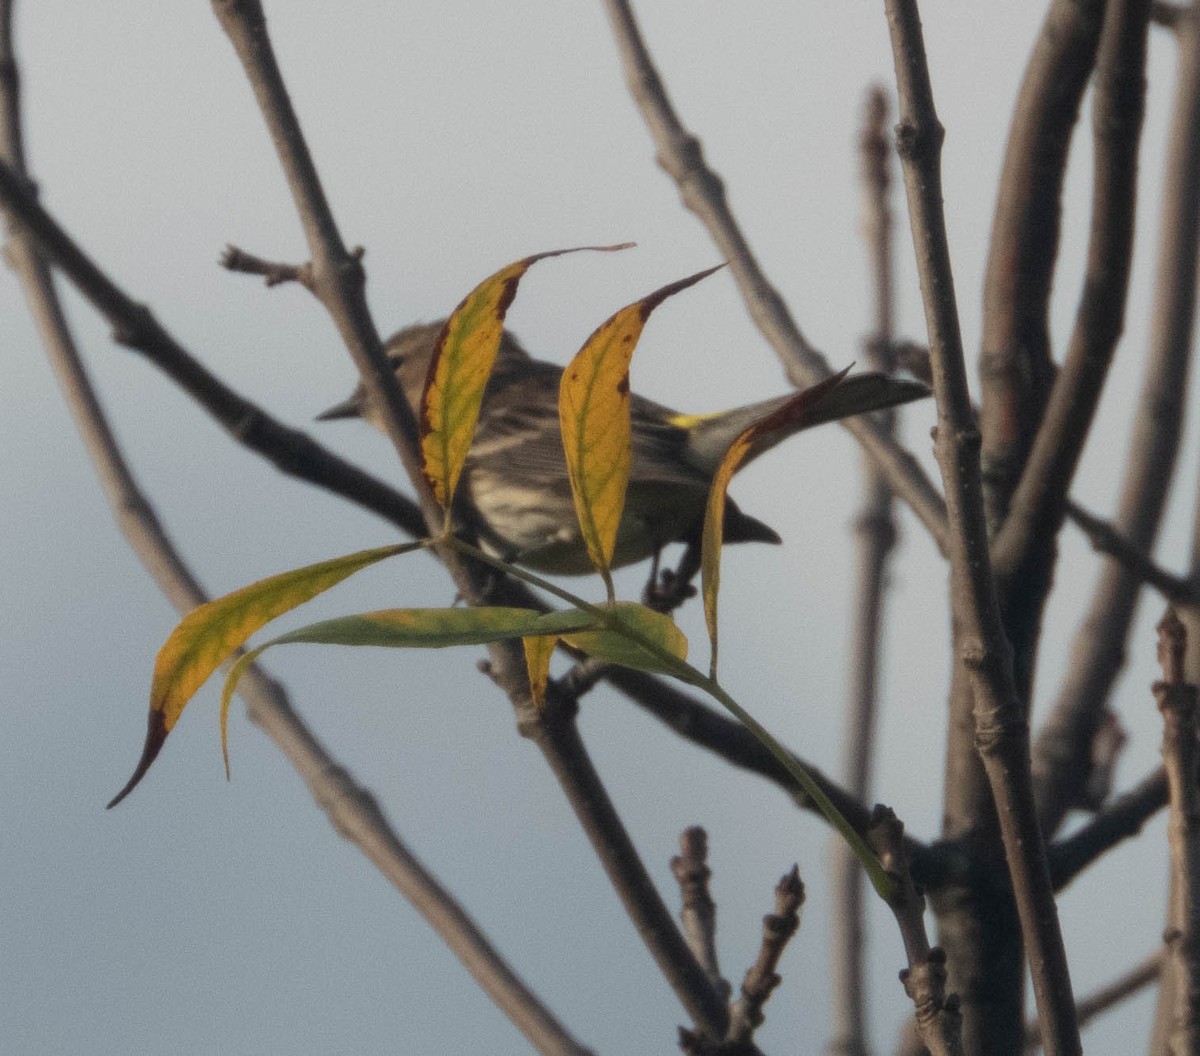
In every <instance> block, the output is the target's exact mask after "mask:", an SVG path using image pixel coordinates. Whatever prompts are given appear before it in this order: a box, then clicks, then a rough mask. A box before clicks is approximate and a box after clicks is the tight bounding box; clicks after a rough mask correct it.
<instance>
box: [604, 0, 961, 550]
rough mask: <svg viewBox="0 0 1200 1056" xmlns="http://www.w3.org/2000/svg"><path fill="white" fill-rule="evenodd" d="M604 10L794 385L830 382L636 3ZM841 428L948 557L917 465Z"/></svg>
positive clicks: (661, 148)
mask: <svg viewBox="0 0 1200 1056" xmlns="http://www.w3.org/2000/svg"><path fill="white" fill-rule="evenodd" d="M604 6H605V10H606V11H607V12H608V17H609V21H610V23H611V24H612V29H613V35H614V37H615V38H616V43H617V50H618V52H619V54H620V58H621V64H622V66H623V68H624V71H625V79H626V82H627V83H628V85H629V92H630V94H631V95H632V96H633V100H634V102H635V103H636V104H637V107H638V109H639V110H640V112H641V114H642V119H643V120H644V121H645V123H646V127H647V129H648V130H649V132H650V136H651V138H652V139H653V140H654V145H655V148H656V150H657V152H658V163H659V165H661V166H662V167H663V169H665V170H666V172H667V173H668V175H670V176H671V178H672V179H673V180H674V181H675V183H676V184H677V185H678V187H679V193H680V197H681V199H682V201H683V204H684V206H685V207H686V208H687V209H689V210H691V211H692V212H693V213H695V214H696V216H697V217H699V219H700V221H701V222H702V223H703V224H704V226H705V227H706V228H707V229H708V233H709V235H710V236H711V237H712V240H713V242H714V243H715V244H716V246H717V249H718V250H719V251H720V252H721V254H722V255H723V256H724V257H725V259H726V260H727V261H728V262H729V268H730V272H731V273H732V275H733V277H734V280H735V281H736V282H737V285H738V289H739V290H740V291H741V294H742V300H743V301H744V302H745V304H746V309H747V311H748V312H749V314H750V318H751V319H753V320H754V323H755V325H757V326H758V328H759V330H760V331H761V332H762V334H763V336H764V337H765V338H766V339H767V341H768V342H769V343H770V345H771V347H772V348H773V349H774V350H775V352H776V354H777V355H778V356H779V358H780V361H781V362H782V363H783V365H784V368H785V369H786V370H787V373H788V377H789V378H790V379H791V381H792V382H793V384H795V385H797V386H800V387H804V386H808V385H814V384H816V383H817V382H818V381H821V380H823V379H824V378H827V377H829V375H830V373H831V371H830V369H829V364H828V363H827V362H826V361H825V358H824V356H822V355H821V353H820V352H818V351H817V350H816V349H815V348H813V347H812V345H810V344H809V343H808V342H807V341H806V340H805V338H804V336H803V335H802V334H801V333H800V331H799V329H798V328H797V326H796V323H795V320H793V318H792V316H791V313H790V312H789V311H788V308H787V305H786V304H785V303H784V301H783V298H782V297H781V296H780V294H779V291H778V290H776V289H775V287H774V286H772V285H771V283H770V282H769V281H768V280H767V277H766V276H765V275H764V274H763V272H762V270H761V269H760V268H759V266H758V262H757V261H756V260H755V258H754V254H753V253H752V252H751V250H750V247H749V245H748V244H747V242H746V240H745V237H744V236H743V234H742V231H741V229H740V228H739V226H738V224H737V221H736V220H735V219H734V216H733V213H732V212H731V210H730V209H729V205H728V203H727V202H726V199H725V189H724V186H723V184H722V182H721V179H720V177H719V176H717V174H716V173H714V172H713V171H712V169H710V168H709V167H708V166H707V165H706V163H705V161H704V156H703V152H702V150H701V147H700V141H699V140H698V139H697V138H696V137H695V136H693V135H691V133H689V132H688V131H687V130H686V129H685V128H684V127H683V125H682V124H681V123H680V121H679V118H678V117H677V116H676V114H675V111H674V109H673V108H672V106H671V102H670V100H669V99H668V97H667V92H666V88H665V87H664V85H663V82H662V79H661V78H660V77H659V75H658V71H657V70H656V69H655V68H654V63H653V61H652V60H651V58H650V54H649V52H648V50H647V49H646V44H645V42H644V41H643V40H642V36H641V31H640V30H639V29H638V26H637V21H636V20H635V18H634V16H633V11H632V10H631V9H630V6H629V2H628V0H604ZM841 424H842V425H843V426H844V427H845V428H846V429H848V430H849V431H850V432H851V433H852V434H853V435H854V436H855V437H856V438H857V439H858V441H859V443H861V444H862V445H863V447H864V448H865V450H866V451H867V453H868V454H869V455H870V456H871V458H872V459H873V460H874V461H875V463H876V465H878V466H879V469H880V472H882V473H883V474H884V475H885V476H886V477H887V481H888V484H889V485H890V486H891V488H892V489H893V491H894V492H895V494H896V495H897V497H899V498H900V499H902V500H903V501H904V502H906V503H908V505H909V506H910V507H911V508H912V510H913V512H914V513H915V514H916V515H917V519H918V520H920V522H921V523H922V524H923V525H924V526H925V527H926V529H927V530H928V531H929V533H930V534H931V535H932V536H933V539H934V541H935V542H936V543H937V545H938V546H939V548H940V549H942V551H943V552H944V551H945V543H946V510H945V503H944V501H943V500H942V498H941V496H939V495H938V493H937V489H936V488H935V487H934V485H933V483H932V482H931V481H930V480H929V478H928V477H927V476H926V474H925V472H924V470H922V469H921V467H920V465H919V464H918V463H917V461H916V460H915V459H914V458H913V457H912V455H911V454H910V453H909V452H908V451H906V450H904V449H903V448H902V447H900V446H899V445H898V444H897V443H896V442H895V440H893V439H891V438H889V437H888V436H887V435H886V434H885V433H884V431H883V430H882V429H881V427H880V426H879V425H878V423H877V422H875V421H874V420H873V419H872V418H871V417H866V416H859V417H855V418H847V419H845V420H844V421H843V422H842V423H841Z"/></svg>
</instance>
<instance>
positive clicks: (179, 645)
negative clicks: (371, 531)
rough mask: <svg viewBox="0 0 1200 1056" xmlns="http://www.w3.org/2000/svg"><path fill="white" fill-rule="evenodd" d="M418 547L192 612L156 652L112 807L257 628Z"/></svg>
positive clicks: (261, 586) (385, 549) (332, 564)
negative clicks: (129, 762) (135, 756)
mask: <svg viewBox="0 0 1200 1056" xmlns="http://www.w3.org/2000/svg"><path fill="white" fill-rule="evenodd" d="M419 546H420V544H419V543H401V544H399V545H395V546H382V547H379V548H377V549H375V550H361V551H359V552H358V553H354V554H347V555H346V556H344V557H336V558H334V559H333V560H331V561H321V562H319V563H318V564H315V565H307V566H305V567H304V568H297V569H293V570H292V571H290V572H283V573H281V574H280V575H278V576H271V577H270V578H269V579H263V580H259V582H257V583H251V584H250V585H249V586H248V587H243V588H242V589H241V590H235V591H234V592H233V593H232V594H226V595H225V596H224V597H222V598H215V599H214V600H212V601H210V602H207V603H206V604H204V605H200V606H198V607H197V608H195V609H193V610H192V611H191V612H189V613H188V614H187V615H186V616H185V617H184V618H183V620H182V621H180V623H179V625H178V626H177V627H176V628H175V630H173V631H172V632H171V634H170V637H168V638H167V640H166V642H165V643H163V647H162V648H161V649H160V650H159V651H158V657H157V659H156V660H155V663H154V679H153V681H152V683H151V686H150V715H149V719H148V722H147V729H146V743H145V745H144V747H143V748H142V757H141V759H140V760H139V761H138V765H137V767H136V769H135V770H134V772H133V776H132V777H131V778H130V779H129V781H128V782H127V783H126V785H125V787H124V788H123V789H121V791H120V792H118V793H117V794H116V796H114V797H113V799H112V801H111V802H110V803H109V804H108V805H109V807H115V806H116V805H117V804H118V803H120V802H121V800H123V799H124V798H125V797H126V796H127V795H129V793H130V792H132V791H133V790H134V788H135V787H136V786H137V784H138V782H139V781H141V779H142V778H143V777H144V776H145V774H146V771H147V770H149V769H150V765H151V763H153V762H154V760H155V758H156V757H157V755H158V753H159V752H160V751H161V750H162V746H163V742H164V741H166V739H167V734H169V733H170V732H171V729H172V727H173V726H174V725H175V723H176V722H177V721H178V719H179V716H180V715H181V714H182V713H183V709H184V708H185V707H186V706H187V703H188V701H189V700H191V699H192V697H193V696H195V694H196V691H197V690H198V689H199V688H200V687H201V686H202V685H203V684H204V683H205V681H206V680H207V679H208V677H209V675H211V674H212V673H213V672H214V671H215V670H216V669H217V668H218V667H219V666H220V665H221V664H222V663H224V662H225V661H226V660H228V659H229V657H230V656H232V655H233V654H234V653H235V652H236V651H237V650H238V649H240V648H241V646H242V644H243V643H244V642H245V641H246V640H247V639H248V638H249V637H250V636H251V635H252V634H254V632H255V631H257V630H258V629H259V628H261V627H263V626H264V625H266V624H268V623H270V622H271V621H272V620H274V619H276V618H277V617H279V616H282V615H283V614H284V613H285V612H289V611H291V610H292V609H294V608H296V607H297V606H298V605H303V604H304V603H305V602H306V601H309V600H311V599H312V598H314V597H316V596H317V595H318V594H320V593H321V592H322V591H326V590H328V589H329V588H330V587H333V586H336V585H337V584H338V583H340V582H341V581H342V580H343V579H345V578H346V577H347V576H351V575H353V574H354V573H355V572H358V571H361V570H362V569H364V568H366V567H368V566H369V565H373V564H375V563H376V562H378V561H382V560H383V559H384V558H387V557H392V556H393V555H395V554H400V553H404V552H405V551H408V550H414V549H417V548H419Z"/></svg>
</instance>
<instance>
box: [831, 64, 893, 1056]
mask: <svg viewBox="0 0 1200 1056" xmlns="http://www.w3.org/2000/svg"><path fill="white" fill-rule="evenodd" d="M888 111H889V105H888V97H887V94H886V92H885V91H884V89H883V88H882V87H879V86H876V87H874V88H872V89H871V90H870V91H869V92H868V93H867V101H866V106H865V107H864V114H863V129H862V132H861V134H860V136H859V172H860V175H861V178H862V183H863V218H862V226H863V233H864V235H865V237H866V242H867V252H868V256H869V259H870V266H871V267H870V270H871V275H872V284H873V289H872V291H871V293H872V303H873V304H874V326H873V330H872V333H871V335H870V337H869V338H868V339H867V340H866V341H865V342H864V345H865V350H866V359H867V363H868V366H869V367H870V369H872V370H881V371H884V372H890V371H891V370H894V369H895V355H894V350H893V345H892V316H893V304H892V302H893V290H892V214H891V203H890V201H889V198H888V192H889V188H890V185H891V172H890V164H889V162H890V157H891V141H890V137H889V136H888V117H889V113H888ZM880 426H881V428H882V429H883V430H884V431H885V432H887V433H888V434H890V435H895V414H894V413H892V412H888V413H887V415H886V417H882V416H881V418H880ZM862 473H863V482H862V495H863V497H862V504H861V506H860V508H859V513H858V517H857V518H856V520H855V535H856V540H857V545H858V557H857V580H856V583H855V599H854V629H853V633H852V636H851V643H850V645H851V651H850V667H849V671H848V673H847V680H848V689H847V700H846V715H845V720H844V729H845V741H844V748H843V756H842V767H843V772H844V774H845V780H846V783H847V785H848V786H849V789H850V792H851V794H852V795H854V796H855V797H856V798H858V799H859V800H861V801H863V802H867V801H868V797H869V795H870V787H871V769H872V767H871V762H872V756H873V753H874V747H875V746H874V741H875V714H876V710H877V707H878V701H877V697H878V684H879V675H880V657H881V653H882V645H883V642H882V623H883V602H884V591H885V588H886V584H887V564H888V557H889V555H890V554H891V551H892V548H893V547H894V546H895V544H896V537H897V527H896V520H895V516H894V513H893V508H892V507H893V503H892V492H891V489H890V488H889V487H888V485H887V481H886V480H885V479H884V478H883V476H882V475H881V474H880V473H879V471H878V470H876V469H875V467H874V464H873V463H872V462H871V461H870V460H869V459H864V464H863V468H862ZM830 873H831V877H832V898H833V933H832V937H831V941H832V944H833V948H832V951H831V955H832V962H833V963H832V971H833V976H834V986H833V1001H834V1026H833V1032H832V1039H831V1041H830V1043H829V1044H828V1045H827V1046H826V1051H827V1053H829V1054H830V1056H836V1054H841V1056H859V1054H865V1053H866V1051H867V1042H866V1038H867V1026H866V1019H867V1014H866V998H867V993H866V980H865V977H864V967H863V961H864V958H865V956H866V934H865V930H864V908H863V875H862V867H861V866H860V865H859V863H858V860H857V858H855V856H854V852H853V851H852V850H851V848H850V846H849V844H847V843H846V842H845V841H844V840H838V841H836V842H835V844H834V846H833V848H832V849H831V861H830Z"/></svg>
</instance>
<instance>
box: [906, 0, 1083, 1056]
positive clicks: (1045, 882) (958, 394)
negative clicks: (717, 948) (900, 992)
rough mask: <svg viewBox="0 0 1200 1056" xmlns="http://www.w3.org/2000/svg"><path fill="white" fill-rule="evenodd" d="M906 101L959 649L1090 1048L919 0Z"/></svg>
mask: <svg viewBox="0 0 1200 1056" xmlns="http://www.w3.org/2000/svg"><path fill="white" fill-rule="evenodd" d="M886 9H887V13H888V26H889V29H890V31H891V38H892V52H893V55H894V58H895V64H896V77H897V84H898V87H899V99H900V126H899V128H898V132H897V136H898V144H899V147H900V156H901V159H902V162H903V170H904V182H905V188H906V190H907V193H908V208H909V216H910V220H911V224H912V233H913V244H914V248H915V251H916V258H917V268H918V273H919V275H920V279H921V292H922V295H923V299H924V302H925V318H926V323H927V325H928V328H929V350H930V359H931V364H932V367H933V382H934V397H935V399H936V401H937V409H938V426H937V440H936V453H937V458H938V464H939V466H940V467H941V470H942V480H943V486H944V489H945V493H946V507H947V516H948V521H949V525H950V531H949V539H948V550H949V556H950V569H951V592H952V594H951V607H952V612H953V622H954V628H955V641H954V647H955V653H956V655H957V656H958V657H959V658H960V659H961V661H962V663H963V664H964V665H965V666H966V668H967V669H968V671H969V672H970V680H971V691H972V695H973V697H974V721H975V740H976V745H977V748H978V750H979V752H980V754H981V756H982V758H983V765H984V769H985V770H986V772H987V777H988V783H989V785H990V786H991V790H992V796H993V799H994V801H995V805H996V815H997V818H998V820H999V824H1000V832H1001V836H1002V838H1003V841H1004V850H1005V857H1006V859H1007V862H1008V870H1009V875H1010V877H1011V880H1012V886H1013V893H1014V896H1015V898H1016V904H1017V911H1018V914H1019V916H1020V921H1021V935H1022V938H1023V940H1024V942H1025V945H1026V948H1027V950H1028V956H1029V963H1030V967H1031V969H1032V975H1033V989H1034V994H1035V996H1036V998H1037V1006H1038V1014H1039V1017H1040V1018H1041V1020H1042V1022H1043V1024H1045V1025H1046V1031H1047V1037H1048V1042H1047V1051H1048V1052H1050V1053H1052V1054H1058V1053H1079V1052H1080V1051H1081V1049H1080V1045H1079V1030H1078V1028H1077V1026H1076V1024H1075V1005H1074V1001H1073V998H1072V995H1071V982H1070V972H1069V971H1068V968H1067V959H1066V953H1065V951H1064V949H1063V943H1062V933H1061V931H1060V929H1059V925H1058V911H1057V908H1056V906H1055V903H1054V891H1053V888H1052V887H1051V886H1050V873H1049V869H1048V868H1047V864H1046V851H1045V845H1044V843H1043V841H1042V834H1041V830H1040V828H1039V826H1038V820H1037V814H1036V811H1035V804H1034V799H1033V785H1032V780H1031V777H1030V769H1029V726H1028V721H1027V719H1026V716H1025V712H1024V708H1023V706H1022V703H1021V701H1020V699H1019V698H1018V696H1017V689H1016V685H1015V683H1014V679H1013V669H1012V654H1011V651H1010V648H1009V644H1008V641H1007V639H1006V638H1005V634H1004V628H1003V625H1002V623H1001V619H1000V608H999V604H998V599H997V595H996V585H995V581H994V579H993V577H992V570H991V561H990V556H989V552H988V540H987V526H986V522H985V519H984V511H983V496H982V488H981V484H980V477H979V433H978V432H977V431H976V428H975V421H974V412H973V409H972V407H971V400H970V395H969V393H968V391H967V378H966V367H965V364H964V362H963V350H962V335H961V332H960V330H959V325H958V309H957V306H956V303H955V295H954V279H953V274H952V271H951V267H950V253H949V246H948V244H947V239H946V229H945V217H944V215H943V213H942V188H941V172H940V155H941V143H942V139H943V135H944V133H943V129H942V126H941V124H940V122H939V121H938V118H937V113H936V111H935V108H934V102H933V93H932V88H931V86H930V83H929V70H928V66H927V63H926V60H925V45H924V40H923V37H922V33H921V26H920V17H919V15H918V13H917V8H916V4H915V2H913V0H887V3H886Z"/></svg>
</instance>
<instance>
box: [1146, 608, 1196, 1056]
mask: <svg viewBox="0 0 1200 1056" xmlns="http://www.w3.org/2000/svg"><path fill="white" fill-rule="evenodd" d="M1158 636H1159V638H1158V660H1159V664H1160V666H1161V667H1162V674H1163V677H1162V680H1161V681H1159V682H1155V683H1154V697H1155V700H1156V701H1157V702H1158V710H1159V711H1160V712H1161V713H1162V717H1163V740H1162V756H1163V769H1164V770H1165V771H1166V774H1167V788H1168V798H1169V805H1170V816H1169V820H1168V822H1167V846H1168V847H1169V848H1170V852H1171V915H1170V919H1169V920H1168V922H1167V929H1166V941H1167V950H1168V954H1169V956H1170V958H1171V971H1170V973H1169V977H1170V979H1171V981H1172V983H1173V989H1174V993H1173V995H1172V996H1173V1000H1172V1006H1173V1011H1174V1016H1173V1022H1172V1024H1171V1028H1170V1031H1169V1042H1168V1043H1169V1047H1170V1051H1172V1052H1188V1053H1191V1052H1197V1051H1200V784H1197V776H1198V775H1200V741H1198V740H1197V738H1196V707H1197V702H1198V700H1200V688H1197V687H1196V686H1194V685H1192V684H1191V683H1188V682H1185V681H1184V672H1183V668H1184V653H1185V651H1186V648H1187V631H1186V630H1185V629H1184V626H1183V623H1182V622H1181V621H1180V619H1179V617H1178V616H1176V615H1175V612H1174V611H1173V610H1171V609H1168V610H1167V614H1166V615H1165V616H1164V617H1163V618H1162V620H1161V621H1159V624H1158Z"/></svg>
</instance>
